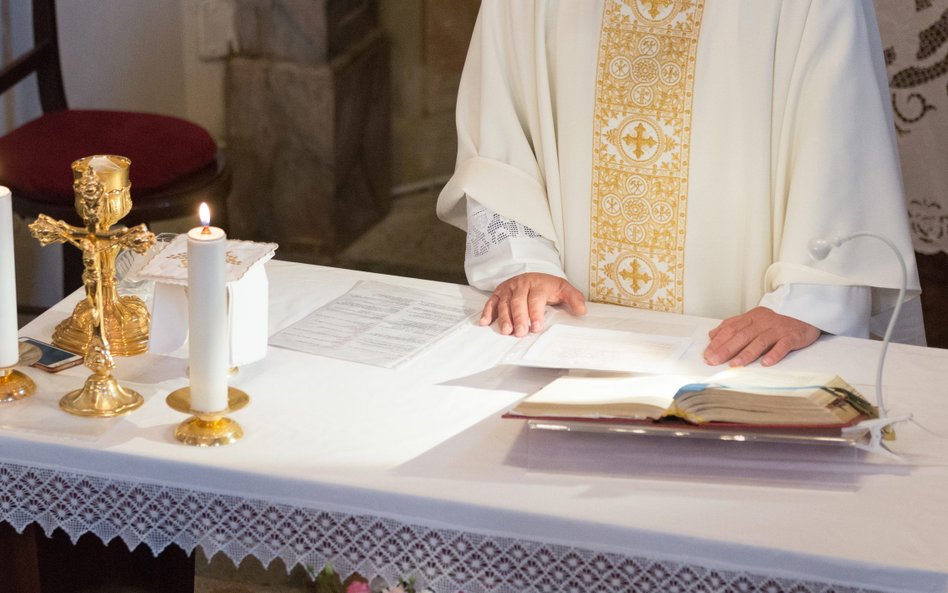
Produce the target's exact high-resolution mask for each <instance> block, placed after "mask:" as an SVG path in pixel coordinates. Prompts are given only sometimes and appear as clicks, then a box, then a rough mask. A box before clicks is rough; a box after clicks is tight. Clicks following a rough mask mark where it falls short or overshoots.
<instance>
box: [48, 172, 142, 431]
mask: <svg viewBox="0 0 948 593" xmlns="http://www.w3.org/2000/svg"><path fill="white" fill-rule="evenodd" d="M130 166H131V161H130V160H129V159H127V158H125V157H121V156H114V155H95V156H90V157H85V158H82V159H79V160H77V161H75V162H73V163H72V172H73V177H74V179H75V181H74V182H73V190H74V192H75V194H76V212H77V213H78V214H79V216H80V217H81V218H82V220H83V223H84V224H85V227H74V226H72V225H69V224H67V223H65V222H63V221H61V220H54V219H53V218H51V217H49V216H46V215H45V214H40V215H39V217H37V219H36V221H34V222H33V223H32V224H30V232H31V233H32V234H33V236H34V237H35V238H36V239H37V240H39V242H40V243H41V244H42V245H49V244H50V243H69V244H71V245H74V246H76V247H78V248H79V249H81V250H82V263H83V267H84V270H83V272H82V284H83V286H84V287H85V292H86V298H85V299H83V300H82V301H80V302H79V304H77V305H76V308H75V309H74V310H73V313H72V315H71V316H70V317H69V318H67V319H66V320H65V321H63V322H62V323H60V324H59V325H58V326H57V327H56V330H55V331H54V332H53V343H54V344H56V345H57V346H60V347H62V348H65V349H66V350H70V351H72V352H81V353H83V354H84V356H85V364H86V366H87V367H89V368H90V369H91V370H92V372H93V374H92V375H91V376H89V378H88V379H87V380H86V383H85V385H84V386H83V388H82V389H77V390H75V391H71V392H69V393H67V394H66V395H65V396H63V398H62V399H61V400H60V402H59V407H60V408H62V409H63V410H65V411H66V412H69V413H70V414H75V415H77V416H92V417H99V418H108V417H111V416H118V415H120V414H125V413H128V412H131V411H132V410H134V409H136V408H138V407H139V406H141V405H142V403H143V402H144V401H145V400H144V398H142V396H141V395H139V394H138V393H136V392H134V391H132V390H131V389H126V388H123V387H122V386H121V385H119V384H118V381H116V380H115V378H114V377H113V376H112V374H111V373H112V368H114V366H115V364H114V362H113V358H112V355H113V353H114V354H117V355H120V356H131V355H133V354H141V353H142V352H144V351H145V350H146V349H147V347H148V329H149V321H150V317H149V315H148V309H147V308H146V307H145V304H144V303H143V302H142V301H141V299H139V298H138V297H121V298H120V297H119V296H118V294H117V292H116V289H115V256H116V255H117V254H118V252H119V250H121V249H131V250H132V251H135V252H137V253H144V252H145V251H147V250H148V248H149V247H151V246H152V245H154V243H155V235H154V234H153V233H151V232H149V231H148V229H147V228H146V227H145V225H144V224H140V225H138V226H135V227H132V228H130V229H126V228H122V227H119V228H116V229H112V228H111V227H112V225H114V224H115V223H117V222H118V221H119V220H121V219H122V218H123V217H124V216H125V215H126V214H128V213H129V211H130V210H131V208H132V200H131V197H130V195H129V192H130V188H131V183H129V180H128V169H129V167H130Z"/></svg>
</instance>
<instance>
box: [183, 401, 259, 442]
mask: <svg viewBox="0 0 948 593" xmlns="http://www.w3.org/2000/svg"><path fill="white" fill-rule="evenodd" d="M165 401H166V402H167V403H168V407H170V408H171V409H173V410H175V411H177V412H181V413H182V414H191V417H190V418H188V419H187V420H185V421H184V422H182V423H181V424H179V425H178V427H177V428H176V429H175V431H174V438H176V439H177V440H179V441H181V442H182V443H184V444H185V445H191V446H194V447H219V446H221V445H229V444H231V443H235V442H237V441H238V440H240V438H241V437H243V436H244V429H243V428H241V427H240V424H238V423H237V422H236V421H234V420H231V419H230V418H226V416H227V415H228V414H231V413H233V412H236V411H237V410H240V409H242V408H243V407H244V406H246V405H247V404H248V403H250V396H249V395H247V394H246V393H244V392H243V391H241V390H239V389H236V388H234V387H228V388H227V408H225V409H223V410H218V411H216V412H202V411H199V410H193V409H191V388H190V387H182V388H181V389H177V390H175V391H172V392H171V393H170V394H168V398H167V399H166V400H165Z"/></svg>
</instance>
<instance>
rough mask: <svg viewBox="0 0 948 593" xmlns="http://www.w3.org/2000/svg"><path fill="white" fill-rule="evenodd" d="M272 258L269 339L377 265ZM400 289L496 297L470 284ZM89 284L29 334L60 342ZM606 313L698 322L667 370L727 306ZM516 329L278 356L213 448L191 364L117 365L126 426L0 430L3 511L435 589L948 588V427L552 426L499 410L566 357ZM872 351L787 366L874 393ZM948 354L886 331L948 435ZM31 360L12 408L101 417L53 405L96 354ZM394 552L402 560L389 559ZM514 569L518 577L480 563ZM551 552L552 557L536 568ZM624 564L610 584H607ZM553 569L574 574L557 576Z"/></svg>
mask: <svg viewBox="0 0 948 593" xmlns="http://www.w3.org/2000/svg"><path fill="white" fill-rule="evenodd" d="M267 271H268V275H269V278H270V307H269V327H270V331H271V333H272V332H275V331H278V330H280V329H282V328H283V327H286V326H287V325H289V324H291V323H293V322H294V321H296V320H297V319H298V318H300V317H302V316H304V315H305V314H306V313H307V312H308V311H309V310H311V309H312V308H313V307H318V306H320V305H322V304H325V303H328V302H330V301H331V300H333V299H335V298H337V297H339V296H340V295H342V294H344V293H345V292H346V291H348V290H349V289H350V288H351V287H352V286H353V285H354V284H355V283H356V282H358V281H360V280H371V279H379V278H380V276H378V275H374V274H367V273H360V272H355V271H351V270H341V269H331V268H321V267H315V266H306V265H301V264H290V263H286V262H280V261H271V262H269V263H268V264H267ZM384 281H385V282H391V283H399V284H403V285H405V286H409V287H417V288H423V289H426V290H437V291H439V292H442V293H443V294H446V295H455V296H456V297H457V298H458V299H471V300H472V302H477V303H483V301H484V297H483V296H482V295H479V294H478V293H477V292H476V291H474V290H473V289H470V288H468V287H462V286H454V285H448V284H440V283H432V282H426V281H421V280H413V279H410V278H400V277H384ZM80 296H81V295H79V294H75V295H74V296H73V298H72V299H70V300H68V301H64V302H63V303H60V304H59V305H57V306H56V307H55V309H54V310H52V311H50V312H48V313H46V314H44V315H42V316H40V317H39V318H37V319H36V320H35V321H33V322H32V323H31V324H30V325H28V326H27V327H26V328H24V330H23V333H24V335H31V336H36V337H40V338H43V337H44V336H45V337H48V336H49V335H50V333H51V332H52V330H53V328H54V327H55V325H56V324H57V323H58V322H59V321H60V320H61V319H62V318H63V317H65V316H66V315H68V314H69V313H70V312H71V310H72V306H73V305H74V303H75V301H76V300H77V299H78V298H80ZM602 318H620V319H621V320H623V321H624V322H625V323H626V324H627V325H626V327H628V328H633V327H634V328H637V330H638V331H645V330H644V329H643V328H650V327H654V328H656V330H657V331H661V332H663V333H672V331H673V328H678V329H679V330H680V331H678V332H677V333H676V335H694V336H696V339H695V343H694V344H693V345H692V347H691V348H690V349H689V350H688V351H687V352H686V353H685V355H684V357H683V358H682V360H681V361H680V365H679V366H678V367H677V368H676V369H674V372H676V373H683V374H701V375H710V374H712V373H714V372H717V369H713V368H709V367H707V366H706V365H705V364H704V363H703V361H702V358H701V352H702V350H703V349H704V348H705V346H706V345H707V338H706V332H707V330H708V329H709V328H711V327H713V325H714V324H715V323H716V321H715V320H713V319H702V318H696V317H689V316H682V315H673V314H663V313H656V312H649V311H642V310H636V309H631V308H627V307H615V306H608V305H600V304H596V303H593V304H592V305H591V306H590V313H589V315H588V316H586V317H584V318H571V319H573V321H575V322H577V323H587V322H592V321H595V320H596V319H602ZM649 331H651V330H649ZM514 343H515V340H513V339H512V338H510V337H509V336H501V335H499V334H498V333H497V332H495V331H492V330H490V329H488V328H483V327H478V326H476V325H475V324H473V323H472V324H471V325H469V326H468V327H466V328H463V329H462V330H461V331H459V332H458V333H456V334H453V335H451V336H449V337H448V338H446V339H445V340H444V342H442V343H441V344H439V347H437V348H432V349H429V350H426V351H425V353H424V354H423V355H422V356H420V357H419V358H418V359H416V360H413V361H412V362H411V363H409V364H407V365H406V366H404V367H402V368H399V369H397V370H390V369H382V368H377V367H370V366H365V365H358V364H354V363H350V362H346V361H340V360H334V359H329V358H320V357H315V356H310V355H306V354H302V353H299V352H293V351H290V350H285V349H279V348H271V349H270V352H269V353H268V356H267V358H266V359H265V360H264V361H262V362H260V363H259V364H256V365H251V366H248V367H247V368H245V369H243V370H242V372H241V373H240V374H238V375H237V376H235V377H234V379H233V385H234V386H235V387H237V388H239V389H241V390H243V391H245V392H246V393H248V394H249V395H250V398H251V402H250V405H249V406H247V407H246V408H244V409H243V410H241V411H240V412H237V413H235V414H234V415H233V418H234V419H235V420H237V421H238V422H240V423H241V425H242V426H243V428H244V431H245V433H246V436H245V437H244V439H242V440H241V441H239V442H238V443H236V444H234V445H231V446H228V447H220V448H216V449H211V450H208V449H198V448H192V447H185V446H182V445H180V444H178V443H176V442H175V441H174V439H173V437H172V432H173V428H174V427H175V426H176V425H177V424H178V423H179V422H181V421H182V420H184V416H183V415H181V414H179V413H177V412H175V411H174V410H172V409H170V408H169V407H168V406H167V405H166V404H165V401H164V400H165V396H166V395H167V394H168V393H170V392H171V391H173V390H175V389H178V388H180V387H183V386H184V385H186V383H187V380H186V378H185V366H186V361H184V360H181V359H179V358H174V357H167V356H158V355H154V354H150V353H147V354H143V355H141V356H136V357H129V358H121V359H117V360H116V368H115V370H114V373H115V375H116V377H117V378H118V380H119V381H120V382H121V384H122V385H126V386H128V387H130V388H132V389H135V390H136V391H138V392H139V393H141V394H142V395H143V396H144V397H145V403H144V405H143V406H142V407H141V408H140V409H139V410H137V411H135V412H134V413H132V414H129V415H127V416H124V417H122V418H118V419H114V422H113V421H112V420H107V419H106V420H103V421H104V422H107V423H112V428H111V430H109V431H108V432H107V433H106V434H104V435H102V436H101V437H100V438H99V439H98V440H94V441H90V440H77V439H72V438H68V437H62V436H59V435H57V434H52V433H50V432H48V431H43V430H42V424H41V423H40V424H39V425H38V426H39V427H40V428H39V429H37V430H36V431H34V432H23V431H20V430H15V429H5V430H3V431H0V497H2V498H0V499H2V501H3V504H0V519H3V520H7V521H9V522H10V523H11V524H13V525H14V526H16V527H17V528H18V529H21V528H22V527H23V526H24V525H26V524H27V523H29V522H30V521H33V520H37V521H40V524H41V525H42V526H43V527H44V529H46V530H47V531H52V529H53V528H56V527H60V528H62V529H64V530H66V531H67V533H69V534H70V535H71V536H73V537H78V535H79V534H81V533H85V532H92V533H96V534H98V535H99V536H100V537H103V538H111V537H114V536H117V537H120V538H122V539H123V540H124V541H126V542H127V543H129V544H130V545H131V547H134V546H135V545H137V544H139V543H141V542H147V543H148V545H150V546H152V549H154V550H160V549H163V548H164V547H165V546H167V545H169V544H170V543H171V542H174V543H178V544H179V545H181V546H182V548H184V549H185V550H186V551H190V550H192V549H193V547H194V546H195V545H200V546H202V548H204V550H205V552H207V553H208V555H209V556H210V555H213V554H214V553H215V552H217V551H223V552H224V553H225V554H226V555H228V556H229V557H230V558H232V559H234V560H235V561H239V560H240V559H242V558H243V557H244V556H246V555H248V554H252V555H254V556H256V557H258V558H260V559H261V560H262V561H263V562H264V564H265V565H266V564H267V563H268V561H269V560H270V559H272V558H276V557H279V558H282V559H284V561H285V562H286V563H287V565H288V566H293V565H295V564H296V563H304V564H310V565H314V566H322V563H323V562H325V561H326V560H327V559H331V560H333V561H334V563H335V564H336V566H337V567H338V568H340V569H345V568H346V567H349V568H352V569H358V570H360V571H361V572H362V574H375V573H376V572H379V571H384V572H385V573H386V574H396V575H397V574H399V571H401V574H403V575H404V574H405V571H407V570H411V568H413V567H414V568H418V569H419V570H424V571H426V572H424V573H422V574H423V576H424V578H425V579H426V582H427V584H428V585H432V584H434V585H435V587H434V588H435V590H436V591H438V592H439V593H440V592H441V591H458V590H464V591H468V590H471V591H478V590H480V591H484V592H492V593H494V592H496V593H501V592H503V591H512V590H515V591H519V592H523V593H533V592H534V591H541V590H544V589H543V586H544V584H545V583H550V582H552V583H553V584H552V590H562V589H564V588H565V587H562V586H561V585H562V583H564V582H566V583H572V582H573V580H571V578H570V577H575V579H587V578H592V579H593V580H592V583H593V584H592V585H590V586H588V587H586V588H582V587H581V588H580V590H589V591H596V590H619V591H625V590H634V589H635V586H634V583H636V582H638V581H637V580H636V579H641V578H646V577H643V576H642V575H643V574H645V575H647V578H648V579H654V581H650V582H656V583H659V584H658V585H657V588H656V589H655V590H659V591H669V590H681V591H683V592H688V593H691V592H698V591H705V592H707V591H715V592H718V591H728V590H730V591H735V590H736V591H742V590H768V591H774V592H781V593H791V592H792V593H799V592H807V593H825V592H827V591H829V590H833V591H845V592H847V593H856V592H857V591H888V592H903V593H904V592H906V591H918V592H921V591H926V592H933V591H946V590H948V556H946V555H945V554H944V550H946V549H948V514H946V513H944V509H945V507H946V504H948V500H946V493H948V447H946V444H945V443H946V441H945V439H944V438H939V437H937V436H935V435H933V434H931V433H928V432H925V431H924V430H922V429H921V428H919V427H918V426H916V425H913V424H908V425H904V426H903V425H900V426H899V427H897V432H898V439H897V440H896V441H895V442H893V443H892V445H893V446H894V447H896V448H897V450H899V451H900V452H902V453H905V454H907V455H908V457H909V463H908V464H907V465H891V464H888V463H877V462H876V461H874V460H873V459H872V458H869V457H863V456H859V455H856V454H855V452H850V453H853V454H852V455H847V451H848V450H843V451H841V452H836V453H835V454H833V453H831V454H829V455H828V456H826V455H824V453H825V451H826V450H825V449H823V448H821V447H816V448H813V449H810V448H807V449H806V451H811V453H810V454H807V453H804V454H803V455H802V456H801V457H796V456H795V455H793V454H791V453H792V452H791V451H789V450H780V451H774V450H768V449H765V450H763V451H761V450H759V449H756V448H754V447H753V445H752V444H751V443H743V444H741V443H730V444H727V443H724V444H721V445H722V446H712V445H710V444H702V445H701V446H700V447H686V448H681V447H674V446H673V445H671V446H669V447H665V446H664V445H661V444H658V443H653V444H648V443H647V442H642V441H636V440H628V439H634V437H628V438H623V437H618V438H617V439H612V438H608V439H602V438H594V437H589V436H582V435H576V434H572V433H571V434H567V435H536V434H532V433H529V432H528V431H526V430H525V429H524V427H523V423H522V422H520V421H513V420H505V419H502V418H500V414H501V413H502V412H503V411H505V410H506V409H508V408H509V407H511V406H512V405H514V404H515V403H516V402H517V401H518V400H520V399H521V398H522V397H523V396H524V395H525V394H527V393H530V392H532V391H534V390H536V389H539V388H540V387H541V386H542V385H544V384H546V383H547V382H549V381H551V380H552V379H553V378H554V377H556V376H557V373H555V372H553V371H548V370H536V369H523V368H517V369H511V368H509V367H504V366H498V362H499V361H501V360H503V358H504V356H505V354H506V352H507V350H508V349H509V348H510V347H511V345H512V344H514ZM878 346H879V344H878V343H874V342H870V341H867V340H859V339H854V338H842V337H829V336H825V337H823V338H821V339H820V340H819V341H818V342H817V343H816V344H815V345H814V346H813V347H811V348H809V349H807V350H804V351H800V352H795V353H793V354H791V355H790V356H789V357H788V358H787V359H786V360H784V361H783V362H781V368H782V369H786V370H788V371H794V370H800V371H825V372H832V373H838V374H839V375H840V376H842V377H844V378H845V379H846V380H847V381H849V382H850V383H852V384H853V385H854V386H856V387H857V388H858V389H860V391H861V392H862V393H865V394H867V395H869V396H871V394H872V393H873V389H872V387H871V384H872V383H873V381H874V376H875V361H876V357H877V354H878ZM946 365H948V351H946V350H940V349H934V348H932V349H927V348H918V347H913V346H905V345H901V344H896V345H893V346H892V347H890V350H889V359H888V367H887V372H886V375H885V386H886V389H887V394H886V395H887V401H888V403H889V406H890V409H891V412H892V413H893V414H897V413H901V412H903V411H911V412H914V413H915V417H916V419H917V420H918V421H919V422H920V423H922V424H924V425H926V426H928V427H931V428H933V429H935V430H939V431H941V432H944V428H943V427H944V426H946V425H948V408H946V406H945V405H944V396H945V392H944V389H943V385H944V369H945V368H946ZM25 371H26V372H27V373H28V374H30V375H31V377H32V378H34V380H35V381H36V383H37V387H38V390H37V394H36V395H35V396H34V397H33V398H30V399H28V400H24V401H23V402H20V403H18V404H16V406H18V407H21V406H28V409H29V410H34V411H35V413H36V414H37V415H45V416H46V417H47V418H51V417H54V416H55V417H60V418H62V419H63V422H64V423H65V422H71V423H76V424H88V423H89V422H92V421H90V420H88V419H84V418H78V417H74V416H69V415H66V414H62V412H61V411H59V409H58V406H57V401H58V400H59V398H60V397H62V395H63V393H65V392H66V391H67V390H69V389H75V388H77V387H79V386H81V385H82V382H83V381H84V380H85V378H86V376H87V375H88V369H83V368H81V367H76V368H73V369H68V370H66V371H63V372H61V373H57V374H54V375H50V374H47V373H42V372H39V371H36V370H35V369H25ZM741 445H750V447H749V448H747V447H742V446H741ZM24 467H27V469H23V468H24ZM29 468H32V469H29ZM403 538H407V539H403ZM393 546H394V547H396V548H397V550H398V552H396V553H394V557H395V560H394V561H392V560H386V559H390V558H392V554H393V553H392V552H390V550H391V549H392V547H393ZM416 553H417V554H418V555H415V554H416ZM362 554H364V555H362ZM350 558H351V559H350ZM383 560H384V562H383ZM501 561H509V563H508V564H507V566H508V569H506V570H499V569H497V570H495V572H494V573H490V572H489V571H488V570H487V569H484V570H483V571H482V570H481V569H480V568H479V567H484V566H485V564H487V565H490V566H492V567H495V569H496V567H497V566H499V563H500V562H501ZM537 566H541V567H544V568H549V571H545V570H544V571H541V573H542V574H540V575H539V576H536V573H535V572H534V571H535V568H536V567H537ZM626 570H628V572H625V571H626ZM427 571H430V572H427ZM472 572H477V573H479V574H481V575H488V576H489V575H490V574H494V575H496V579H497V580H496V581H489V580H486V577H485V578H484V580H479V579H474V577H472V576H471V573H472ZM613 572H614V573H615V574H616V575H619V576H618V578H619V581H618V582H619V585H618V586H610V585H609V581H608V578H607V577H608V575H610V574H612V573H613ZM554 573H555V574H557V575H566V576H562V578H560V580H555V581H551V580H550V579H554V576H553V575H554ZM597 579H598V580H597ZM461 581H463V582H461ZM492 582H493V583H494V584H491V583H492ZM523 582H526V584H525V585H524V586H522V587H519V586H518V583H523ZM580 582H585V580H583V581H580ZM827 583H832V584H831V585H828V584H827ZM471 585H477V587H480V588H475V587H474V586H471ZM675 585H680V587H681V588H680V589H673V586H675Z"/></svg>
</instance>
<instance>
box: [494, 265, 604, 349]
mask: <svg viewBox="0 0 948 593" xmlns="http://www.w3.org/2000/svg"><path fill="white" fill-rule="evenodd" d="M547 305H563V306H565V307H566V309H567V310H568V311H569V312H570V313H572V314H573V315H584V314H585V313H586V299H585V298H583V293H581V292H579V290H577V289H576V288H575V287H574V286H573V285H572V284H570V283H569V282H567V281H566V280H564V279H563V278H560V277H559V276H553V275H551V274H542V273H539V272H528V273H526V274H519V275H517V276H514V277H513V278H510V279H508V280H505V281H503V282H501V283H500V286H498V287H497V288H496V289H495V290H494V293H493V294H492V295H490V298H489V299H487V304H485V305H484V310H483V312H482V313H481V319H480V322H479V323H480V325H490V324H491V323H493V322H494V321H495V320H496V321H497V328H498V329H499V330H500V333H501V334H503V335H505V336H509V335H511V334H513V335H515V336H517V337H522V336H525V335H527V334H528V333H530V332H533V333H536V332H539V331H541V330H542V329H543V310H544V309H545V308H546V306H547Z"/></svg>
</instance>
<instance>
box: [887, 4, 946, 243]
mask: <svg viewBox="0 0 948 593" xmlns="http://www.w3.org/2000/svg"><path fill="white" fill-rule="evenodd" d="M875 6H876V13H877V17H878V20H879V31H880V33H881V35H882V47H883V49H884V51H885V63H886V69H887V73H888V77H889V88H890V90H891V94H892V108H893V111H894V115H895V126H896V130H897V132H898V142H899V152H900V154H901V159H902V176H903V178H904V183H905V199H906V202H907V206H908V212H909V218H910V222H911V225H912V238H913V241H914V244H915V250H916V251H918V252H919V253H925V254H933V253H938V252H939V251H944V252H946V253H948V0H875Z"/></svg>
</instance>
